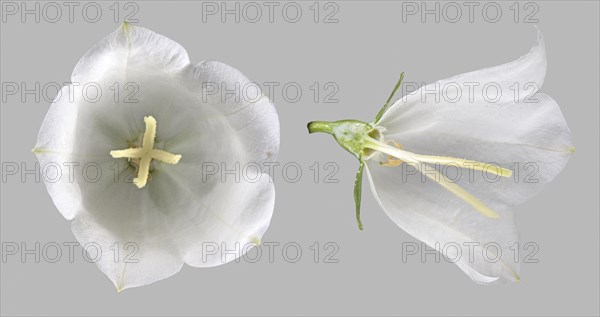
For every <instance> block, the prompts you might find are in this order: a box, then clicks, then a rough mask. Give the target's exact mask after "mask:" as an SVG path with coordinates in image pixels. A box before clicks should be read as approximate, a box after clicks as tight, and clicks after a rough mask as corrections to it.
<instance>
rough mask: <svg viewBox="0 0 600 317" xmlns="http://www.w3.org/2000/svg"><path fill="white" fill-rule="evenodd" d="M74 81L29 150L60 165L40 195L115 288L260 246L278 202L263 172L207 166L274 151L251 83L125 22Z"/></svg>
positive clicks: (250, 160) (263, 104)
mask: <svg viewBox="0 0 600 317" xmlns="http://www.w3.org/2000/svg"><path fill="white" fill-rule="evenodd" d="M71 80H72V82H73V84H72V85H69V86H65V87H64V88H63V89H62V90H61V92H60V93H59V94H58V96H57V97H56V99H55V101H54V102H53V104H52V106H51V107H50V110H49V111H48V114H47V115H46V118H45V119H44V122H43V123H42V127H41V129H40V133H39V136H38V140H37V144H36V146H35V148H34V150H33V152H34V153H36V155H37V156H38V159H39V161H40V164H41V165H45V164H55V165H58V166H62V167H63V168H62V176H61V177H60V179H59V180H58V181H55V180H53V181H47V182H46V187H47V189H48V192H49V193H50V196H51V197H52V200H53V201H54V203H55V205H56V207H57V208H58V210H59V211H60V212H61V213H62V214H63V216H64V217H65V218H67V219H72V220H73V221H72V230H73V233H74V234H75V236H76V238H77V240H78V241H79V242H80V243H81V244H82V245H88V246H93V247H94V248H90V249H91V250H92V251H94V252H97V251H99V252H101V256H97V254H95V255H93V258H94V259H95V260H97V265H98V267H99V268H100V269H101V270H102V272H104V273H105V274H106V275H107V276H108V277H109V278H110V279H111V280H112V282H113V283H114V284H115V286H116V288H117V289H118V290H122V289H125V288H128V287H135V286H141V285H145V284H148V283H152V282H155V281H157V280H160V279H164V278H167V277H169V276H171V275H173V274H175V273H177V272H178V271H179V270H180V269H181V268H182V266H183V264H184V263H187V264H188V265H191V266H195V267H210V266H215V265H219V264H222V263H225V262H228V261H231V260H233V259H235V258H236V257H239V256H241V255H242V254H243V252H246V251H247V250H248V249H249V248H250V247H252V246H254V245H256V244H258V243H260V239H261V237H262V235H263V234H264V233H265V231H266V229H267V227H268V225H269V222H270V220H271V215H272V212H273V207H274V199H275V190H274V185H273V183H272V180H271V178H270V176H269V175H268V174H267V173H264V172H263V170H262V169H260V168H247V169H244V174H243V176H244V177H241V178H240V177H239V175H237V176H236V175H233V176H232V175H220V174H217V175H212V174H215V173H214V167H217V168H219V169H220V168H223V169H226V170H228V171H231V170H234V171H236V170H237V172H238V173H239V170H240V168H239V166H242V167H243V166H245V165H246V164H253V165H252V166H257V167H260V166H262V165H261V163H262V162H266V161H272V160H274V159H275V157H276V155H277V153H278V151H279V121H278V117H277V113H276V111H275V107H274V106H273V104H272V103H271V102H270V101H269V99H268V98H267V97H265V96H264V95H262V93H261V91H260V89H259V88H258V86H257V85H255V84H253V83H252V82H250V81H249V80H248V79H247V78H246V77H245V76H244V75H242V74H241V73H240V72H239V71H237V70H236V69H234V68H232V67H230V66H228V65H225V64H223V63H219V62H212V61H206V62H201V63H199V64H196V65H192V64H191V63H190V61H189V59H188V55H187V53H186V51H185V50H184V48H183V47H181V46H180V45H179V44H178V43H176V42H174V41H172V40H170V39H168V38H166V37H164V36H162V35H159V34H156V33H154V32H152V31H150V30H147V29H144V28H142V27H137V26H132V25H129V24H123V25H122V26H121V27H120V28H119V29H117V30H116V31H115V32H113V33H111V34H110V35H108V36H107V37H105V38H104V39H102V40H101V41H100V42H99V43H97V44H96V45H95V46H94V47H93V48H92V49H91V50H90V51H88V52H87V53H86V54H85V55H84V56H83V58H81V60H80V61H79V63H78V64H77V65H76V67H75V70H74V71H73V75H72V78H71ZM215 89H223V90H224V91H226V93H215ZM249 96H250V97H249ZM206 164H210V166H211V168H212V169H211V170H210V171H211V172H213V173H211V174H210V176H212V177H208V176H207V174H208V173H206V172H207V169H205V166H206ZM236 166H237V167H236ZM229 173H230V174H231V172H229ZM132 179H133V180H132ZM248 246H250V247H248ZM231 250H237V254H236V255H232V254H231ZM227 252H228V253H227Z"/></svg>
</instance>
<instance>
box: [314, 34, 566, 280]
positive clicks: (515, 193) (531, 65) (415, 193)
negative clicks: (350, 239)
mask: <svg viewBox="0 0 600 317" xmlns="http://www.w3.org/2000/svg"><path fill="white" fill-rule="evenodd" d="M545 75H546V51H545V45H544V41H543V38H542V36H541V34H540V33H538V43H537V45H536V46H535V47H533V49H532V50H531V51H530V52H529V53H528V54H527V55H525V56H523V57H521V58H519V59H518V60H516V61H513V62H511V63H507V64H504V65H500V66H496V67H491V68H486V69H482V70H478V71H474V72H470V73H465V74H461V75H458V76H455V77H452V78H448V79H444V80H440V81H438V82H436V83H434V84H430V85H427V86H425V87H422V88H421V89H420V90H417V91H415V92H414V93H411V94H409V95H407V96H404V97H403V98H401V99H400V100H398V101H396V102H395V103H394V104H393V105H392V106H390V107H389V108H388V107H387V106H388V104H389V102H390V100H391V99H392V97H393V95H394V93H395V92H396V90H397V89H398V87H399V86H400V84H401V81H402V78H403V74H402V75H401V76H400V81H399V82H398V84H397V85H396V87H395V88H394V90H393V92H392V94H391V96H390V98H389V99H388V101H387V102H386V103H385V105H384V106H383V108H382V109H381V111H380V112H379V113H378V115H377V116H376V118H375V120H374V121H373V122H372V123H365V122H362V121H357V120H341V121H336V122H323V121H314V122H310V123H309V124H308V129H309V132H310V133H313V132H325V133H329V134H332V135H333V136H334V138H335V139H336V141H337V142H338V143H339V144H340V145H341V146H342V147H343V148H344V149H346V150H347V151H349V152H350V153H351V154H353V155H354V156H356V157H357V158H358V160H359V162H360V167H359V170H358V173H357V175H356V182H355V186H354V197H355V203H356V218H357V221H358V224H359V228H361V229H362V224H361V221H360V198H361V184H362V172H363V168H364V167H365V166H366V167H367V174H368V175H369V181H370V184H371V189H372V191H373V193H374V196H375V197H376V199H377V200H378V202H379V204H380V206H381V208H383V209H384V210H385V212H386V213H387V215H388V216H389V217H390V218H391V219H392V220H393V221H394V222H395V223H396V224H397V225H398V226H400V227H401V228H402V229H404V230H405V231H406V232H408V233H409V234H411V235H412V236H414V237H415V238H417V239H419V240H421V241H423V242H425V243H426V244H427V245H429V246H430V247H432V248H435V249H437V250H438V251H440V252H442V251H443V253H444V255H445V256H446V257H447V258H448V259H450V260H451V261H453V262H455V263H456V264H457V265H458V267H459V268H460V269H462V270H463V271H464V272H465V273H466V274H467V275H468V276H469V277H470V278H471V279H473V280H474V281H475V282H478V283H492V282H495V281H506V280H508V281H518V280H519V279H520V277H519V263H518V261H517V262H515V260H516V258H515V257H514V256H512V252H513V250H514V244H515V242H517V241H518V232H517V229H516V226H515V221H514V216H513V212H512V207H513V206H514V205H517V204H521V203H523V202H524V201H526V200H527V199H529V198H531V197H532V196H533V195H535V194H536V193H538V192H539V191H540V190H541V188H542V187H543V186H544V185H545V184H546V183H548V182H550V181H551V180H552V179H554V177H555V176H556V175H557V174H558V173H559V172H560V171H561V170H562V169H563V167H564V166H565V165H566V163H567V161H568V159H569V156H570V154H571V153H573V152H574V147H573V145H572V143H571V140H570V131H569V128H568V127H567V124H566V122H565V119H564V118H563V115H562V113H561V111H560V109H559V107H558V105H557V104H556V102H555V101H554V100H553V99H552V98H551V97H549V96H547V95H545V94H542V93H537V90H538V89H539V88H540V87H541V85H542V82H543V80H544V77H545ZM489 87H492V89H489ZM457 88H459V89H457ZM487 89H489V91H486V90H487ZM534 93H535V94H534ZM436 95H437V96H436ZM457 176H458V177H457ZM529 176H531V177H529ZM546 212H547V211H546ZM489 245H492V246H493V247H489ZM501 252H503V253H502V254H501Z"/></svg>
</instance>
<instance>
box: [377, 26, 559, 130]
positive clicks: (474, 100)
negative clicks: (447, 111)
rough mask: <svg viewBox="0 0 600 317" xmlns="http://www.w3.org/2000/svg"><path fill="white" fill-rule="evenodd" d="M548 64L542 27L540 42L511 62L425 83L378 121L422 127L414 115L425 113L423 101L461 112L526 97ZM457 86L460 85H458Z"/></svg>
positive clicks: (538, 83) (433, 107)
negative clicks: (463, 109)
mask: <svg viewBox="0 0 600 317" xmlns="http://www.w3.org/2000/svg"><path fill="white" fill-rule="evenodd" d="M546 65H547V60H546V47H545V44H544V39H543V37H542V34H541V32H539V30H538V42H537V44H536V45H535V46H534V47H533V48H532V49H531V50H530V51H529V53H528V54H526V55H524V56H522V57H520V58H519V59H517V60H515V61H512V62H510V63H506V64H502V65H499V66H494V67H489V68H485V69H481V70H476V71H473V72H469V73H464V74H460V75H457V76H453V77H450V78H447V79H442V80H439V81H437V82H435V83H433V84H429V85H427V86H425V87H422V88H421V89H419V90H417V91H415V92H413V93H411V94H409V95H407V96H404V97H402V98H401V99H399V100H397V101H396V102H395V103H394V104H393V105H392V106H390V107H389V109H388V110H387V111H386V112H385V113H384V114H383V116H382V117H381V119H380V121H379V123H378V124H379V125H382V126H385V127H387V128H392V129H393V128H394V127H401V126H404V125H405V124H409V126H408V127H406V126H404V127H405V128H404V130H408V129H410V128H414V127H421V125H420V123H421V122H413V120H412V118H410V117H411V116H412V115H413V113H415V112H416V113H417V115H418V114H419V113H421V111H423V109H421V108H423V107H424V106H423V104H427V105H428V109H427V110H429V111H432V112H434V111H437V110H438V109H440V108H444V107H446V108H453V109H454V110H453V111H457V112H458V110H462V107H485V106H489V105H491V104H497V105H503V104H510V103H515V101H516V102H519V101H522V100H524V99H527V98H528V97H530V96H531V95H533V94H534V93H535V92H537V91H538V89H539V88H540V87H541V86H542V83H543V82H544V77H545V76H546ZM457 86H458V87H459V89H456V87H457ZM496 88H499V91H500V95H496ZM517 92H518V93H517ZM424 101H425V102H424ZM457 108H458V109H457Z"/></svg>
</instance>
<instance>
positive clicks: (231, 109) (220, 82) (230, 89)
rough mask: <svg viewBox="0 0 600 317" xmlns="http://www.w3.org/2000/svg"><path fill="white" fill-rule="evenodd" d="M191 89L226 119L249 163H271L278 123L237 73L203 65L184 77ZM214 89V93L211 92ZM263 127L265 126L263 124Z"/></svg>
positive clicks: (265, 101) (252, 84) (218, 64)
mask: <svg viewBox="0 0 600 317" xmlns="http://www.w3.org/2000/svg"><path fill="white" fill-rule="evenodd" d="M188 76H190V77H191V78H192V80H191V81H190V83H191V84H192V85H193V86H192V89H194V90H195V91H197V92H198V93H199V94H201V95H202V96H203V98H205V100H206V101H207V103H209V104H214V105H218V107H217V109H219V111H221V112H222V113H223V114H225V115H226V116H227V119H228V120H229V122H231V124H232V126H233V128H234V129H235V130H237V131H238V132H239V135H240V137H241V138H242V140H241V141H242V143H243V144H244V146H245V148H246V150H247V152H248V153H249V155H250V160H251V161H254V162H257V163H263V162H272V161H274V160H275V159H276V156H275V154H276V153H278V152H279V120H278V117H277V112H276V111H275V107H274V106H273V103H272V102H271V101H270V100H269V98H268V97H267V96H265V95H263V93H262V92H261V89H260V86H259V85H258V84H257V83H255V82H252V81H250V80H249V79H248V78H247V77H246V76H244V75H243V74H242V73H241V72H240V71H239V70H237V69H235V68H233V67H231V66H229V65H227V64H224V63H221V62H217V61H204V62H201V63H200V64H198V65H196V67H194V68H192V69H191V70H190V73H189V74H188ZM215 89H217V91H215ZM265 123H267V124H265Z"/></svg>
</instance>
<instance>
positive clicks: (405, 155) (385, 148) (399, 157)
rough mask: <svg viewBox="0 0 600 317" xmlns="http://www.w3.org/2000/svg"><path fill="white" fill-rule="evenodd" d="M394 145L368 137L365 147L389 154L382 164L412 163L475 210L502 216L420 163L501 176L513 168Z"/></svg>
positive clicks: (505, 175) (510, 172)
mask: <svg viewBox="0 0 600 317" xmlns="http://www.w3.org/2000/svg"><path fill="white" fill-rule="evenodd" d="M394 145H395V146H396V147H393V146H390V145H387V144H385V143H382V142H380V141H377V140H375V139H373V138H370V137H368V139H367V142H366V144H365V147H367V148H370V149H373V150H376V151H379V152H381V153H384V154H387V155H388V159H387V161H386V162H383V163H382V165H384V166H398V165H399V164H401V163H402V162H406V163H408V164H411V165H413V166H414V167H415V168H416V169H417V170H419V171H420V172H422V173H423V174H425V175H426V176H427V177H429V178H430V179H432V180H433V181H435V182H436V183H438V184H440V185H441V186H442V187H444V188H445V189H447V190H448V191H450V192H451V193H453V194H454V195H456V196H457V197H458V198H460V199H462V200H464V201H465V202H467V203H468V204H469V205H471V206H473V208H475V210H477V211H478V212H480V213H481V214H483V215H484V216H486V217H489V218H499V217H500V216H499V215H498V213H496V212H495V211H493V210H492V209H490V208H489V207H488V206H486V205H485V204H484V203H483V202H482V201H481V200H479V199H478V198H477V197H475V196H473V195H471V194H470V193H469V192H468V191H466V190H465V189H463V188H462V187H460V186H459V185H457V184H456V183H453V182H451V181H449V180H447V179H446V178H445V177H444V176H443V175H442V174H441V173H440V172H438V171H436V170H433V171H427V172H424V171H422V167H421V166H420V163H429V164H442V165H450V164H453V165H458V166H460V167H464V168H473V169H476V170H481V171H485V172H488V173H492V174H496V175H500V176H504V177H510V176H511V175H512V171H511V170H509V169H505V168H501V167H498V166H494V165H490V164H486V163H481V162H477V161H471V160H464V159H458V158H453V157H446V156H431V155H420V154H415V153H412V152H408V151H405V150H403V149H402V148H401V146H398V144H396V143H395V142H394ZM390 157H391V158H390Z"/></svg>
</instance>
